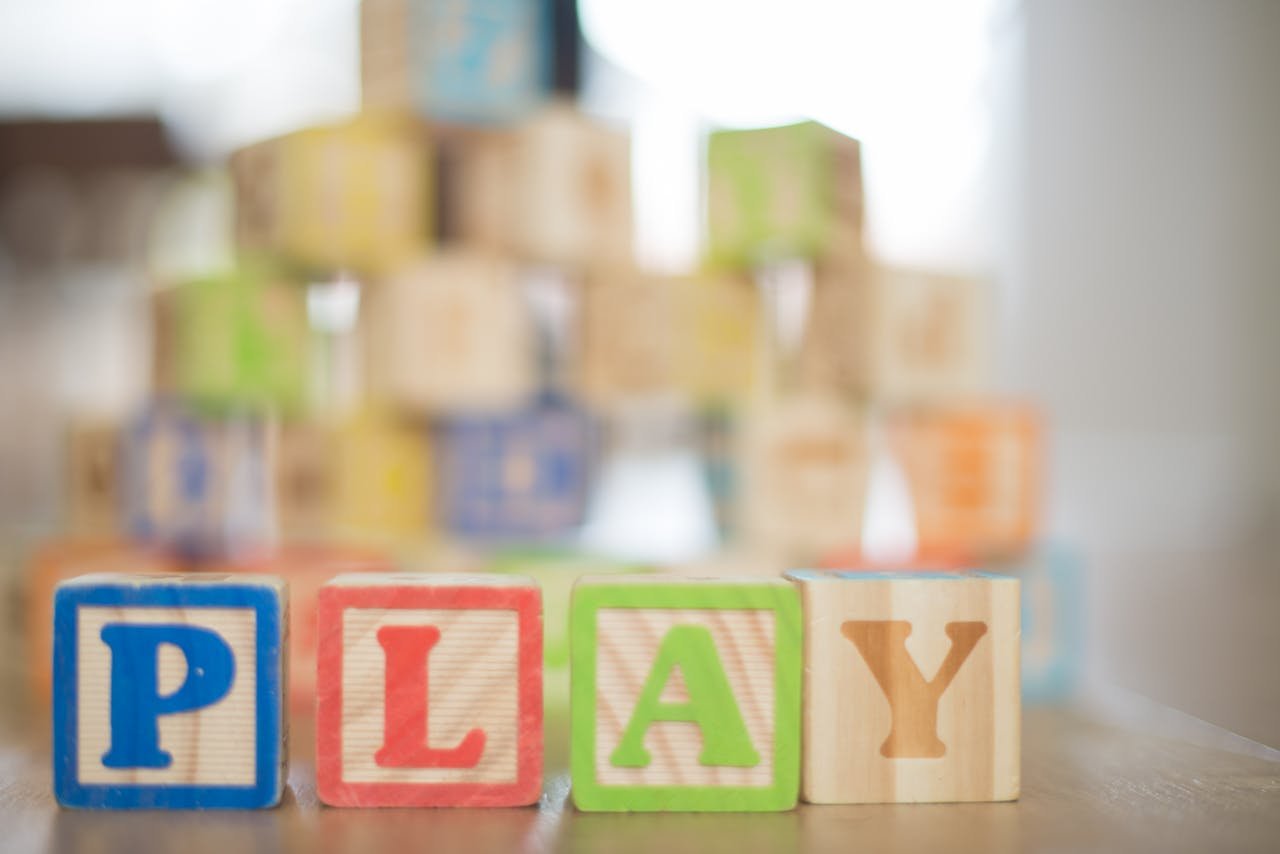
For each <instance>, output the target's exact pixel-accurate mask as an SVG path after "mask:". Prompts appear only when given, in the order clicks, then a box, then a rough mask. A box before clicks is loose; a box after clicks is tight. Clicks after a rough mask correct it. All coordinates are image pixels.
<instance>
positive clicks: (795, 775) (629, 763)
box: [569, 575, 802, 812]
mask: <svg viewBox="0 0 1280 854" xmlns="http://www.w3.org/2000/svg"><path fill="white" fill-rule="evenodd" d="M569 621H570V627H569V643H570V657H571V680H572V685H571V689H570V690H571V712H570V716H571V732H570V742H571V743H570V770H571V773H572V777H573V801H574V803H575V804H576V805H577V807H578V808H579V809H581V810H587V811H635V812H641V811H690V812H695V811H697V812H701V811H717V812H762V811H773V810H788V809H791V808H793V807H794V806H795V805H796V799H797V796H798V793H799V780H800V688H801V674H802V640H801V620H800V602H799V599H798V597H797V595H796V591H795V590H794V588H792V587H790V586H789V585H788V584H787V583H786V582H785V581H783V580H782V579H743V580H733V579H716V580H711V579H694V578H681V577H678V576H656V575H649V576H618V577H608V576H603V577H588V578H583V579H582V580H580V581H579V582H578V583H577V584H576V585H575V586H574V589H573V599H572V604H571V606H570V616H569Z"/></svg>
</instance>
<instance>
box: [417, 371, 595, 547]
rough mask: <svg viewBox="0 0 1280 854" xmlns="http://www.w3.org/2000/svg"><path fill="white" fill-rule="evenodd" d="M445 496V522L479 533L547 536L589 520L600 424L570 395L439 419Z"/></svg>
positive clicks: (467, 533) (532, 538)
mask: <svg viewBox="0 0 1280 854" xmlns="http://www.w3.org/2000/svg"><path fill="white" fill-rule="evenodd" d="M438 441H439V443H440V445H439V448H440V453H439V466H438V469H437V470H438V472H439V478H440V483H439V502H440V515H441V519H442V521H443V523H444V524H445V526H446V527H447V528H448V529H449V530H450V531H451V532H453V533H454V534H456V535H458V536H461V537H464V538H471V539H477V540H493V541H529V542H546V541H554V540H558V539H563V538H565V537H566V536H568V535H570V534H571V533H573V531H574V530H575V529H576V528H577V526H579V525H580V524H581V523H582V518H583V514H584V513H585V511H586V501H587V492H588V489H589V486H590V477H591V472H592V469H593V465H592V463H593V456H594V453H595V446H596V428H595V424H594V422H593V420H592V418H591V416H590V415H588V414H587V413H586V412H583V411H582V410H580V409H578V408H577V407H576V406H574V405H573V404H572V403H570V402H569V401H567V400H565V399H563V398H561V397H558V396H552V395H546V396H543V397H542V398H541V399H540V400H539V401H538V402H536V403H535V404H534V405H533V406H531V407H530V408H529V409H526V410H523V411H520V412H516V413H511V414H502V415H478V416H462V417H457V418H452V419H448V420H446V421H444V422H443V423H442V424H441V425H440V430H439V435H438Z"/></svg>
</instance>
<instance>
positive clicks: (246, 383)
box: [162, 268, 310, 412]
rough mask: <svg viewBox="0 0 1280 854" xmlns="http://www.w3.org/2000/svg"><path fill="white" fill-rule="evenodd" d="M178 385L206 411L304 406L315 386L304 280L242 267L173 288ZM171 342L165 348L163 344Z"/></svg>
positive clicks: (180, 391)
mask: <svg viewBox="0 0 1280 854" xmlns="http://www.w3.org/2000/svg"><path fill="white" fill-rule="evenodd" d="M171 298H172V299H173V311H174V313H173V317H172V319H173V322H174V323H173V326H172V327H171V329H169V330H168V333H169V334H171V335H173V336H174V338H175V340H174V341H173V342H172V343H170V344H166V345H164V346H167V347H168V349H169V351H170V352H171V353H172V355H173V357H174V360H175V361H174V366H173V379H174V388H175V390H176V392H177V393H178V394H179V395H181V396H182V398H183V399H184V400H187V401H190V402H192V403H193V404H195V405H197V406H199V407H200V408H201V410H202V411H213V412H227V411H237V412H239V411H244V410H259V411H260V410H272V411H281V410H285V411H296V410H297V409H299V408H300V407H301V406H302V405H303V403H304V400H305V397H306V391H307V371H308V367H309V365H308V362H307V358H308V345H309V343H310V341H309V337H308V336H309V334H310V330H309V328H308V326H307V313H306V304H305V293H304V289H303V287H302V286H301V285H299V284H298V283H296V282H290V281H287V280H285V279H284V278H283V277H280V276H276V275H272V274H271V273H270V271H267V270H262V269H250V268H242V269H237V270H230V271H226V272H224V273H221V274H217V275H210V276H206V277H204V278H200V279H195V280H191V281H186V282H183V283H182V284H180V285H178V286H177V287H176V288H173V289H172V291H171ZM162 349H163V348H162Z"/></svg>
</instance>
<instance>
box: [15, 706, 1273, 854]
mask: <svg viewBox="0 0 1280 854" xmlns="http://www.w3.org/2000/svg"><path fill="white" fill-rule="evenodd" d="M566 724H567V722H566V721H564V720H563V719H560V718H559V716H555V717H552V718H550V719H549V720H548V732H549V733H551V732H559V731H560V730H561V729H564V728H566ZM1169 729H1170V728H1169V727H1168V726H1166V725H1157V724H1156V723H1155V722H1153V721H1150V720H1145V719H1142V716H1139V720H1137V721H1136V722H1129V723H1116V722H1114V721H1113V722H1111V723H1101V722H1100V721H1099V720H1098V719H1097V718H1096V717H1093V716H1091V715H1088V714H1085V713H1082V712H1079V711H1071V710H1065V709H1029V710H1027V711H1026V713H1025V717H1024V742H1023V795H1022V799H1021V800H1020V801H1018V802H1017V803H1010V804H960V805H925V806H910V805H902V806H808V805H801V806H800V807H799V808H798V809H796V810H795V811H793V812H786V813H772V814H764V815H725V814H665V815H664V814H656V815H654V814H650V815H619V814H586V813H579V812H577V811H575V810H574V809H573V807H572V806H571V805H570V804H569V803H568V801H567V796H568V792H569V779H568V775H567V774H566V773H565V771H564V768H565V765H566V763H565V758H566V757H565V744H564V743H563V742H562V741H556V742H554V743H551V744H549V745H548V767H549V769H550V773H548V775H547V778H546V784H545V794H544V797H543V800H542V803H541V805H540V806H539V807H538V808H528V809H498V810H426V809H423V810H345V809H343V810H339V809H330V808H327V807H323V806H321V805H320V804H319V802H318V801H317V800H316V793H315V785H314V774H313V765H312V763H311V761H310V756H311V743H312V742H311V739H312V733H311V731H310V728H309V726H307V725H306V723H305V722H304V723H303V724H302V725H300V726H295V728H294V731H293V732H292V733H291V736H290V737H291V741H292V752H293V755H294V757H295V760H294V762H293V764H292V766H291V770H290V775H289V791H288V792H287V793H286V795H285V803H284V805H283V806H281V807H280V808H279V809H276V810H269V811H262V812H210V813H181V812H174V813H161V812H133V813H128V812H119V813H110V812H106V813H104V812H84V811H74V810H64V809H60V808H59V807H58V806H57V805H56V804H55V802H54V800H53V795H52V793H51V791H50V762H49V752H48V747H47V745H46V743H45V741H44V738H42V737H41V736H39V735H35V736H32V737H31V738H29V739H24V738H23V737H22V736H20V735H18V734H17V733H10V734H8V735H7V736H5V737H4V739H3V742H2V746H0V851H3V852H8V854H26V852H46V851H47V852H94V853H95V854H117V852H118V854H146V852H151V851H157V852H160V851H165V852H180V854H203V852H209V854H243V852H271V851H277V850H299V851H320V852H334V853H335V854H337V852H348V851H349V852H361V854H371V852H381V851H385V852H396V854H399V852H404V851H465V852H480V853H482V852H487V851H528V852H537V851H553V850H554V851H597V850H603V851H610V852H627V851H636V852H660V854H674V852H682V851H691V852H727V854H744V852H754V851H855V850H857V851H868V852H892V851H898V850H903V851H983V852H993V851H994V852H1000V851H1023V850H1038V851H1045V850H1048V851H1083V850H1090V851H1095V850H1108V851H1132V850H1160V851H1197V852H1220V851H1280V762H1278V761H1276V759H1275V757H1276V756H1277V755H1280V754H1277V753H1276V752H1274V751H1268V750H1266V749H1265V748H1259V749H1255V750H1249V749H1244V750H1240V749H1235V748H1231V749H1223V748H1222V747H1213V746H1205V742H1204V740H1203V739H1199V740H1198V741H1199V742H1200V743H1199V744H1197V743H1193V742H1195V741H1197V739H1187V738H1183V737H1180V736H1179V735H1178V734H1177V733H1172V734H1171V733H1170V732H1169V731H1168V730H1169ZM1246 747H1247V743H1246ZM1255 747H1256V745H1255Z"/></svg>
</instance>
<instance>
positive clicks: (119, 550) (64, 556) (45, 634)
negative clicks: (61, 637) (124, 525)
mask: <svg viewBox="0 0 1280 854" xmlns="http://www.w3.org/2000/svg"><path fill="white" fill-rule="evenodd" d="M183 568H184V567H183V565H182V563H181V562H179V561H178V560H177V559H176V558H174V557H172V556H170V555H166V554H164V553H163V552H159V551H156V550H154V549H148V548H145V547H143V546H140V545H135V544H133V543H128V542H124V541H122V540H111V539H84V540H55V541H52V542H48V543H45V544H43V545H41V546H39V547H38V548H36V550H35V551H34V552H32V554H31V557H30V559H29V560H28V562H27V609H26V610H27V624H26V637H27V669H28V679H27V683H28V685H29V687H30V689H31V698H32V701H33V705H35V706H38V707H41V708H43V707H46V706H48V705H49V697H50V685H51V682H52V675H53V591H54V588H55V587H57V586H58V582H60V581H65V580H66V579H68V578H75V577H76V576H78V575H88V574H89V573H92V572H128V573H137V572H178V571H180V570H182V569H183Z"/></svg>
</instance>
